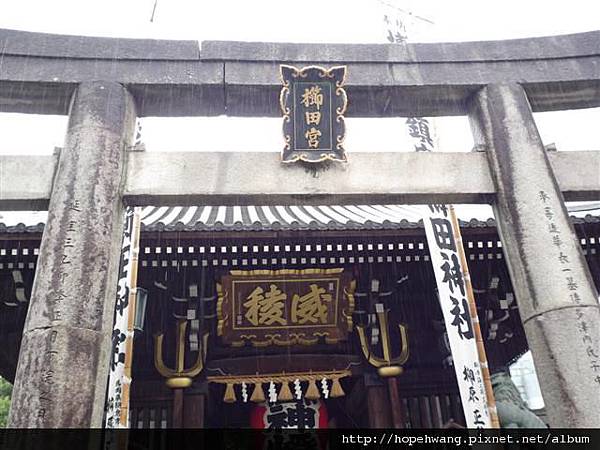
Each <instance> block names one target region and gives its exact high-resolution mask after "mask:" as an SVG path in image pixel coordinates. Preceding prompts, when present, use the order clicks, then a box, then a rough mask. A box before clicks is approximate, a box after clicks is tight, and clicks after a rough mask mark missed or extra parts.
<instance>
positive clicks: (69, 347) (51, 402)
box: [9, 82, 135, 428]
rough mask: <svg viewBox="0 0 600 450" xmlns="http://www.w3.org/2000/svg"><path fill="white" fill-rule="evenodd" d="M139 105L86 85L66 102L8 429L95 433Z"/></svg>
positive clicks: (108, 88) (116, 89)
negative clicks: (61, 145)
mask: <svg viewBox="0 0 600 450" xmlns="http://www.w3.org/2000/svg"><path fill="white" fill-rule="evenodd" d="M134 128H135V107H134V103H133V100H132V98H131V96H130V95H129V94H128V92H127V91H126V90H125V88H124V87H123V86H121V85H120V84H117V83H112V82H108V83H105V82H85V83H82V84H81V85H79V86H78V88H77V89H76V92H75V95H74V97H73V100H72V102H71V108H70V111H69V126H68V131H67V137H66V142H65V146H64V149H62V150H61V152H60V156H59V163H58V168H57V171H56V174H55V177H54V185H53V189H52V196H51V198H50V206H49V210H48V220H47V223H46V227H45V230H44V234H43V236H42V243H41V247H40V254H39V259H38V262H37V269H36V275H35V281H34V285H33V291H32V294H31V304H30V305H29V311H28V314H27V319H26V322H25V327H24V330H23V338H22V342H21V351H20V354H19V363H18V367H17V374H16V378H15V386H14V392H13V397H12V405H11V411H10V418H9V426H10V427H19V428H21V427H23V428H24V427H27V428H58V427H60V428H62V427H78V428H87V427H100V426H101V425H102V416H103V409H104V397H105V391H106V381H107V377H108V367H109V357H110V354H111V333H112V319H113V313H114V302H115V296H116V290H117V275H118V270H119V256H120V244H121V238H122V232H123V204H122V200H121V197H122V186H123V184H124V179H123V177H124V172H125V171H124V169H125V164H126V149H127V146H128V145H129V144H130V141H131V137H132V136H133V131H134Z"/></svg>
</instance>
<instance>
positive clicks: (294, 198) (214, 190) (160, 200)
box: [125, 152, 494, 206]
mask: <svg viewBox="0 0 600 450" xmlns="http://www.w3.org/2000/svg"><path fill="white" fill-rule="evenodd" d="M349 160H350V162H349V163H348V164H332V165H331V166H330V167H329V168H328V169H327V170H324V171H322V172H319V173H318V174H317V176H316V177H315V176H314V175H313V174H312V173H310V172H309V171H307V170H306V168H305V167H304V166H301V165H298V164H287V165H282V164H281V162H280V155H279V154H278V153H257V152H254V153H253V152H235V153H234V152H219V153H217V152H214V153H208V152H197V153H151V152H147V153H144V152H135V153H132V154H131V155H130V160H129V165H128V173H127V186H126V188H125V192H126V194H125V195H126V201H127V202H130V203H132V204H136V205H140V204H141V205H155V206H158V205H163V204H177V205H182V204H190V205H194V204H195V205H199V204H202V205H207V204H210V205H225V204H228V205H231V204H233V205H242V204H244V205H246V204H251V205H265V204H271V205H272V204H275V205H281V204H308V203H312V204H315V202H318V203H316V204H343V203H345V202H348V203H358V204H362V203H363V202H364V201H366V200H365V199H366V198H368V199H369V200H368V201H369V202H372V203H377V202H383V203H397V202H399V203H419V202H426V201H431V199H432V198H436V199H438V200H439V201H456V202H461V203H465V202H481V201H485V200H486V198H487V196H488V195H491V194H493V192H494V187H493V184H492V180H491V177H490V175H489V169H488V167H487V162H486V158H485V154H483V153H454V154H450V153H427V154H425V153H420V154H417V153H414V152H410V153H408V152H403V153H400V152H398V153H353V154H350V155H349ZM465 173H469V174H470V175H469V176H465V175H464V174H465ZM367 196H368V197H367ZM428 199H429V200H428Z"/></svg>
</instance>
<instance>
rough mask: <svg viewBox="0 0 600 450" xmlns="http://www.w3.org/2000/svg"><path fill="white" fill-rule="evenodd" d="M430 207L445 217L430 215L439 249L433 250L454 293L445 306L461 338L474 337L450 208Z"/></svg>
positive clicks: (450, 289) (444, 281)
mask: <svg viewBox="0 0 600 450" xmlns="http://www.w3.org/2000/svg"><path fill="white" fill-rule="evenodd" d="M429 209H430V210H431V211H432V212H436V213H438V214H440V215H443V217H435V216H432V217H429V221H430V223H431V228H432V229H433V235H434V240H435V243H436V246H437V249H433V248H432V249H431V251H436V252H439V255H440V257H441V260H442V261H443V264H442V265H441V266H440V267H439V269H441V272H442V273H443V274H444V276H443V279H442V283H444V284H445V285H446V286H447V287H448V289H449V291H450V293H451V294H452V295H451V296H450V301H451V305H447V306H443V307H447V308H450V309H449V311H450V313H451V314H452V316H453V317H454V319H453V320H452V322H451V324H452V325H453V326H454V327H456V331H457V333H458V335H459V336H460V338H461V339H473V338H474V333H473V324H472V322H471V316H470V312H469V304H468V302H467V298H466V291H465V281H464V276H463V272H462V267H461V265H460V262H459V257H458V253H457V246H456V241H455V239H454V233H453V230H452V223H451V222H450V219H449V218H448V208H447V207H446V206H445V205H430V206H429Z"/></svg>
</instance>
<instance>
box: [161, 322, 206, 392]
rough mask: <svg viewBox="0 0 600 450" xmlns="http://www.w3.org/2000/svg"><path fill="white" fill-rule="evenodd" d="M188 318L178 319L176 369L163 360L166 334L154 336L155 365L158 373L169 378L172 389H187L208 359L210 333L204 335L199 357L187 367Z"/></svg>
mask: <svg viewBox="0 0 600 450" xmlns="http://www.w3.org/2000/svg"><path fill="white" fill-rule="evenodd" d="M186 328H187V320H185V319H182V320H178V321H177V344H176V348H175V369H170V368H169V367H167V366H166V365H165V363H164V361H163V345H162V344H163V338H164V334H163V333H161V334H157V335H156V336H154V366H155V367H156V370H158V373H160V374H161V375H162V376H163V377H165V378H166V379H167V381H166V384H167V386H169V387H170V388H172V389H185V388H187V387H189V386H191V385H192V378H194V377H195V376H197V375H198V374H199V373H200V372H202V369H204V361H205V360H206V344H207V342H208V333H205V334H204V335H203V336H202V346H201V348H200V349H199V350H198V358H197V359H196V362H195V363H194V365H193V366H192V367H190V368H189V369H185V330H186Z"/></svg>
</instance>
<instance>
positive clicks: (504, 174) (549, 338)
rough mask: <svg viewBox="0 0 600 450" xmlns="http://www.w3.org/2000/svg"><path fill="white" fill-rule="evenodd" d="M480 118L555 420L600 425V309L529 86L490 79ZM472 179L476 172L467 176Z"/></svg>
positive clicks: (478, 105)
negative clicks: (494, 82)
mask: <svg viewBox="0 0 600 450" xmlns="http://www.w3.org/2000/svg"><path fill="white" fill-rule="evenodd" d="M471 106H472V108H471V123H472V125H473V130H474V134H475V140H476V143H478V144H483V145H484V146H485V148H486V151H487V155H488V162H489V165H490V169H491V173H492V177H493V179H494V183H495V187H496V193H497V198H496V202H495V204H494V205H493V206H494V210H495V214H496V222H497V224H498V231H499V233H500V237H501V239H502V245H503V248H504V254H505V257H506V260H507V264H508V268H509V271H510V275H511V280H512V283H513V287H514V289H515V293H516V297H517V302H518V305H519V311H520V314H521V319H522V321H523V324H524V327H525V332H526V335H527V340H528V342H529V347H530V349H531V352H532V354H533V359H534V362H535V366H536V370H537V374H538V378H539V381H540V385H541V388H542V394H543V397H544V402H545V404H546V410H547V413H548V419H549V422H550V425H551V426H553V427H565V428H571V427H573V428H577V427H589V428H599V427H600V402H599V401H598V399H600V307H599V304H598V292H597V291H596V288H595V286H594V283H593V281H592V277H591V275H590V271H589V268H588V265H587V263H586V261H585V258H584V256H583V253H582V251H581V247H580V245H579V242H578V239H577V236H576V234H575V232H574V230H573V227H572V225H571V223H570V220H569V216H568V213H567V209H566V207H565V204H564V199H563V196H562V193H561V191H560V188H559V185H558V182H557V180H556V178H555V176H554V172H553V170H552V167H551V165H550V161H549V159H548V155H547V154H546V150H545V149H544V146H543V144H542V140H541V138H540V135H539V133H538V130H537V127H536V125H535V121H534V118H533V114H532V111H531V107H530V105H529V101H528V99H527V96H526V94H525V91H524V90H523V88H522V87H521V86H520V85H517V84H507V85H488V86H487V87H485V88H483V89H482V90H481V91H480V92H479V93H477V94H476V95H475V96H474V98H473V103H472V105H471ZM465 176H468V174H465Z"/></svg>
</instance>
